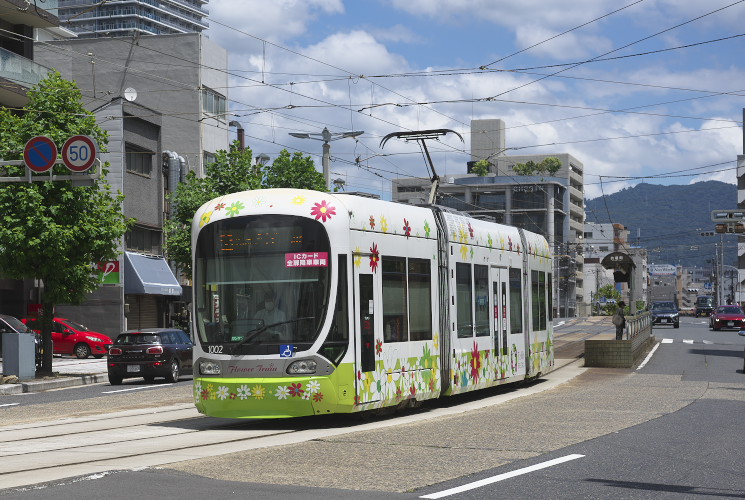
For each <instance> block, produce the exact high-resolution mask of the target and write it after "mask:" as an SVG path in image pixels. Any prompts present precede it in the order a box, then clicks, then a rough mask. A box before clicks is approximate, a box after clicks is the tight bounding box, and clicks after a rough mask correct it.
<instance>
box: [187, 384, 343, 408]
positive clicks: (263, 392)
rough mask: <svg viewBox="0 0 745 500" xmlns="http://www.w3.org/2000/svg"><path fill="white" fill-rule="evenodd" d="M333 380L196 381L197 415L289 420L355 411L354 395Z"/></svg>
mask: <svg viewBox="0 0 745 500" xmlns="http://www.w3.org/2000/svg"><path fill="white" fill-rule="evenodd" d="M335 378H336V377H333V376H332V377H313V376H311V377H282V378H276V377H275V378H242V377H241V378H227V377H195V378H194V403H195V405H196V407H197V410H199V412H200V413H204V414H205V415H209V416H212V417H223V418H290V417H304V416H310V415H321V414H330V413H349V412H352V411H355V410H354V408H355V405H354V396H353V391H350V390H348V389H347V388H346V386H344V385H339V384H338V383H337V381H336V380H333V379H335Z"/></svg>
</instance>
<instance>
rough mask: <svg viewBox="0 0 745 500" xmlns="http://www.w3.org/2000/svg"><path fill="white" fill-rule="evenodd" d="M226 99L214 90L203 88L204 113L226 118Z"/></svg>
mask: <svg viewBox="0 0 745 500" xmlns="http://www.w3.org/2000/svg"><path fill="white" fill-rule="evenodd" d="M226 102H227V101H226V99H225V96H224V95H221V94H218V93H217V92H215V91H214V90H212V89H209V88H206V87H203V88H202V111H204V112H205V113H207V114H210V115H213V116H220V117H222V118H223V119H224V118H225V111H226V109H227V107H226Z"/></svg>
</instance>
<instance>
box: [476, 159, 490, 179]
mask: <svg viewBox="0 0 745 500" xmlns="http://www.w3.org/2000/svg"><path fill="white" fill-rule="evenodd" d="M489 165H491V163H489V160H479V161H477V162H476V163H475V164H474V166H473V169H472V170H471V172H473V173H474V174H476V175H478V176H479V177H484V176H485V175H487V174H488V173H489Z"/></svg>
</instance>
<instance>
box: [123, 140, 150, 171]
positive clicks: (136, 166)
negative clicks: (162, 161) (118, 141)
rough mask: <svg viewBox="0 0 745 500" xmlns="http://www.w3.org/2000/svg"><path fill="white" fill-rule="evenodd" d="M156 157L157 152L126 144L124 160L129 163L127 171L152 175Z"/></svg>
mask: <svg viewBox="0 0 745 500" xmlns="http://www.w3.org/2000/svg"><path fill="white" fill-rule="evenodd" d="M154 159H155V153H154V152H152V151H148V150H147V149H144V148H139V147H137V146H134V145H132V144H125V145H124V161H125V163H126V165H127V172H132V173H135V174H140V175H144V176H147V177H150V174H151V173H152V170H153V160H154Z"/></svg>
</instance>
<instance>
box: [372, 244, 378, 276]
mask: <svg viewBox="0 0 745 500" xmlns="http://www.w3.org/2000/svg"><path fill="white" fill-rule="evenodd" d="M378 262H380V253H379V252H378V244H377V243H373V246H371V247H370V269H372V272H375V271H377V270H378Z"/></svg>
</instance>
